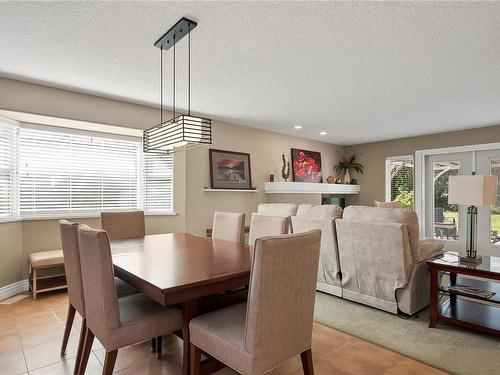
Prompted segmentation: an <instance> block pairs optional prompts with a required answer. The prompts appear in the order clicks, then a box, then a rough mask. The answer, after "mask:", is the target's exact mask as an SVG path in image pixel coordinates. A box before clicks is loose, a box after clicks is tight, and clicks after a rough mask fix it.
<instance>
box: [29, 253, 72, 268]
mask: <svg viewBox="0 0 500 375" xmlns="http://www.w3.org/2000/svg"><path fill="white" fill-rule="evenodd" d="M29 263H30V265H31V267H34V268H37V267H46V266H57V265H60V264H64V257H63V252H62V250H49V251H37V252H36V253H32V254H30V256H29Z"/></svg>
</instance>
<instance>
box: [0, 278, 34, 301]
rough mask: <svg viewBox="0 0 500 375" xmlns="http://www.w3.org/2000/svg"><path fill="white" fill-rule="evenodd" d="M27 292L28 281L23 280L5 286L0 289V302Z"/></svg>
mask: <svg viewBox="0 0 500 375" xmlns="http://www.w3.org/2000/svg"><path fill="white" fill-rule="evenodd" d="M28 290H29V284H28V279H24V280H21V281H17V282H15V283H12V284H9V285H5V286H3V287H1V288H0V301H3V300H4V299H7V298H10V297H12V296H15V295H16V294H18V293H22V292H27V291H28Z"/></svg>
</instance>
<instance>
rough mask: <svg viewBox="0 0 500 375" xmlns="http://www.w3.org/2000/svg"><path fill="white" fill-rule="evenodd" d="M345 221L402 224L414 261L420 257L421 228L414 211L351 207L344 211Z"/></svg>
mask: <svg viewBox="0 0 500 375" xmlns="http://www.w3.org/2000/svg"><path fill="white" fill-rule="evenodd" d="M342 218H343V219H344V220H352V221H360V222H370V223H401V224H404V225H405V226H406V227H407V229H408V237H409V241H410V250H411V254H412V259H413V260H414V261H416V260H417V259H419V257H420V248H419V245H418V239H419V226H418V217H417V214H416V213H415V212H414V211H410V210H405V209H402V208H380V207H367V206H349V207H346V208H345V209H344V213H343V215H342Z"/></svg>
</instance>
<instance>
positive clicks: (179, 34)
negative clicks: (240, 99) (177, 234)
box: [143, 17, 212, 153]
mask: <svg viewBox="0 0 500 375" xmlns="http://www.w3.org/2000/svg"><path fill="white" fill-rule="evenodd" d="M196 26H197V23H196V22H194V21H191V20H189V19H187V18H184V17H183V18H181V19H180V20H179V21H178V22H177V23H176V24H175V25H174V26H172V27H171V28H170V30H168V31H167V32H166V33H165V34H164V35H163V36H162V37H161V38H160V39H158V40H157V41H156V43H155V44H154V46H155V47H158V48H159V49H160V123H159V124H158V125H156V126H153V127H152V128H150V129H146V130H144V137H143V148H144V152H161V153H172V152H175V151H178V150H185V149H189V148H192V147H194V146H198V145H202V144H211V143H212V121H211V120H210V119H207V118H203V117H198V116H193V115H191V31H192V30H193V29H194V28H195V27H196ZM186 35H187V37H188V112H187V114H176V112H175V110H176V108H175V94H176V93H175V78H176V77H175V45H176V44H177V43H178V42H179V41H180V40H181V39H182V38H183V37H185V36H186ZM170 48H173V61H174V62H173V117H172V118H171V119H170V120H167V121H163V52H165V51H168V50H169V49H170Z"/></svg>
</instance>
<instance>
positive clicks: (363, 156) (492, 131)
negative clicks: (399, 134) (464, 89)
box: [352, 125, 500, 206]
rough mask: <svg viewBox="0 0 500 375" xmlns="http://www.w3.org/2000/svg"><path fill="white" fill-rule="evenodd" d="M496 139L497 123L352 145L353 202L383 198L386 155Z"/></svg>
mask: <svg viewBox="0 0 500 375" xmlns="http://www.w3.org/2000/svg"><path fill="white" fill-rule="evenodd" d="M499 141H500V125H498V126H490V127H485V128H477V129H470V130H462V131H456V132H450V133H441V134H432V135H425V136H420V137H411V138H402V139H394V140H391V141H384V142H374V143H365V144H361V145H356V146H354V148H355V150H356V154H357V155H358V156H357V158H358V161H359V162H360V163H361V164H362V165H363V166H364V173H363V174H362V175H359V174H355V176H354V177H355V178H356V179H357V180H358V182H359V184H360V185H361V194H360V195H359V196H358V199H357V200H356V199H355V200H353V202H352V203H354V204H362V205H369V206H371V205H373V201H374V200H378V201H383V200H385V159H386V157H387V156H400V155H414V154H415V151H417V150H425V149H431V148H441V147H453V146H463V145H472V144H481V143H492V142H499Z"/></svg>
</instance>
